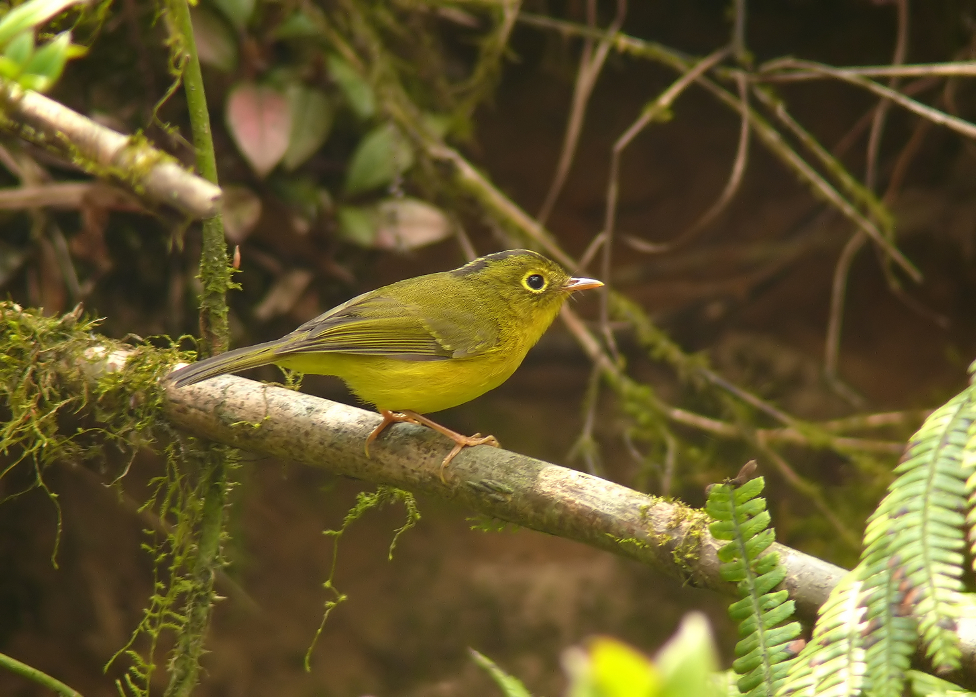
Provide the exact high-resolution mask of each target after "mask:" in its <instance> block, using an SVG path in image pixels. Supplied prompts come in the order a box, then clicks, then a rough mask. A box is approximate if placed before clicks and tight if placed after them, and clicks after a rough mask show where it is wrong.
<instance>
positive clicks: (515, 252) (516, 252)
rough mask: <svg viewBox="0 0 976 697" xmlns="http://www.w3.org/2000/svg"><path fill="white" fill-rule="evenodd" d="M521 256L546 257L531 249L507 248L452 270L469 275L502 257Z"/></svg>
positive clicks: (454, 273)
mask: <svg viewBox="0 0 976 697" xmlns="http://www.w3.org/2000/svg"><path fill="white" fill-rule="evenodd" d="M519 256H527V257H537V258H539V259H543V258H544V257H543V256H542V255H541V254H537V253H536V252H533V251H531V250H529V249H506V250H505V251H504V252H495V253H494V254H487V255H485V256H483V257H479V258H478V259H475V260H474V261H469V262H468V263H467V264H465V265H464V266H462V267H461V268H460V269H454V271H452V272H451V275H453V276H468V275H470V274H473V273H477V272H479V271H481V270H482V269H483V268H485V267H486V266H488V264H492V263H494V262H496V261H501V260H502V259H507V258H508V257H519Z"/></svg>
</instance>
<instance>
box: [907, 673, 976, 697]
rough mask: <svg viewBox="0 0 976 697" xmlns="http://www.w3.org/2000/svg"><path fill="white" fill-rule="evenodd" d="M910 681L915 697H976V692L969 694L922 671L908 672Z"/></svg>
mask: <svg viewBox="0 0 976 697" xmlns="http://www.w3.org/2000/svg"><path fill="white" fill-rule="evenodd" d="M908 679H909V680H910V681H911V684H912V695H913V697H976V692H969V691H968V690H964V689H962V688H961V687H959V686H958V685H954V684H953V683H951V682H948V681H946V680H943V679H942V678H937V677H935V676H934V675H929V674H928V673H923V672H922V671H920V670H910V671H908Z"/></svg>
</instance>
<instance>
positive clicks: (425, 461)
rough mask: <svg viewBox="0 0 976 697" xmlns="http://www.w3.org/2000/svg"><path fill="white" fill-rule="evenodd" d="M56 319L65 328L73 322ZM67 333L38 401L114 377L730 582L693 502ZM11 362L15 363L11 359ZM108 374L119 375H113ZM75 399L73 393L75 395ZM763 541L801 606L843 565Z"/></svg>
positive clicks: (358, 462) (386, 475) (422, 484)
mask: <svg viewBox="0 0 976 697" xmlns="http://www.w3.org/2000/svg"><path fill="white" fill-rule="evenodd" d="M0 310H3V312H5V313H6V318H7V321H8V323H20V324H22V325H24V326H25V327H26V326H27V325H28V324H30V323H31V322H33V323H35V324H36V323H52V324H56V325H57V326H59V327H60V326H61V323H59V322H58V320H49V319H46V318H43V317H37V316H35V315H33V314H32V313H29V312H25V311H23V310H21V309H20V308H17V307H16V306H13V305H12V304H0ZM62 329H63V331H65V332H67V333H68V334H69V335H70V334H71V327H70V326H69V327H63V328H62ZM76 333H77V334H79V335H80V336H79V339H78V341H79V342H81V343H80V344H79V347H78V349H77V350H72V351H70V352H59V351H53V350H48V351H46V352H45V355H48V354H51V356H52V360H51V361H50V362H49V363H47V364H46V365H45V375H47V376H48V378H49V380H50V381H53V382H52V385H54V384H56V385H59V386H61V387H60V388H59V391H57V392H56V393H55V392H52V393H51V394H50V395H48V398H47V401H46V402H45V403H44V404H42V405H40V406H42V407H45V405H47V404H49V406H50V407H51V408H54V409H57V408H58V404H60V403H62V402H63V401H64V400H69V399H71V398H72V395H74V394H85V393H86V390H88V391H90V390H91V385H95V386H104V385H108V384H113V385H116V391H118V389H119V388H120V387H124V386H135V387H134V388H133V390H132V391H131V394H130V396H129V397H128V398H125V399H123V398H122V397H117V398H118V399H120V400H122V401H123V402H125V403H126V404H130V405H131V404H140V405H145V404H151V405H155V406H154V408H153V409H154V413H155V414H156V416H157V418H159V416H164V417H165V418H167V419H168V420H169V422H170V423H171V424H173V425H174V426H176V427H177V428H179V429H181V430H184V431H187V432H190V433H193V434H196V435H199V436H201V437H204V438H207V439H210V440H214V441H217V442H221V443H224V444H226V445H229V446H232V447H240V448H245V449H248V450H251V451H253V452H256V453H259V454H264V455H269V456H273V457H279V458H288V459H291V460H295V461H298V462H301V463H305V464H308V465H310V466H315V467H322V468H326V469H327V470H328V471H330V472H332V473H334V474H338V475H343V476H352V477H355V478H357V479H359V480H363V481H369V482H373V483H376V484H380V485H390V486H394V487H397V488H400V489H405V490H407V491H413V492H422V493H427V494H430V495H434V496H438V497H441V498H447V499H452V500H454V501H456V502H458V503H460V504H462V505H465V506H468V507H470V508H472V509H474V510H476V511H479V512H481V513H483V514H485V515H487V516H489V517H491V518H496V519H499V520H503V521H510V522H513V523H515V524H517V525H520V526H523V527H527V528H532V529H535V530H539V531H542V532H545V533H548V534H552V535H556V536H560V537H565V538H567V539H572V540H576V541H579V542H582V543H584V544H588V545H590V546H593V547H596V548H598V549H603V550H606V551H610V552H612V553H615V554H618V555H620V556H624V557H627V558H631V559H635V560H637V561H640V562H642V563H644V564H646V565H648V566H651V567H653V568H654V569H656V570H658V571H659V572H661V573H662V574H664V575H667V576H671V577H674V578H678V579H681V580H682V581H684V582H686V583H689V584H691V585H694V586H696V587H702V588H711V589H715V590H718V591H720V592H722V593H726V594H730V595H731V594H732V593H733V590H734V589H733V587H732V586H731V584H729V583H728V582H726V581H723V580H722V578H721V575H720V570H719V567H720V564H719V560H718V557H717V554H716V552H717V548H718V546H719V543H718V542H716V541H715V540H714V539H713V538H712V537H711V536H710V535H709V534H708V531H707V529H706V528H707V520H706V519H705V517H704V516H703V514H702V513H701V512H700V511H695V510H693V509H689V508H687V507H685V506H682V505H680V504H677V503H674V502H672V501H668V500H665V499H661V498H656V497H652V496H648V495H645V494H642V493H639V492H636V491H633V490H631V489H628V488H626V487H623V486H620V485H617V484H614V483H613V482H609V481H605V480H603V479H600V478H597V477H593V476H591V475H587V474H584V473H581V472H576V471H573V470H569V469H565V468H563V467H559V466H557V465H553V464H550V463H547V462H542V461H539V460H535V459H532V458H528V457H524V456H521V455H518V454H516V453H512V452H507V451H504V450H500V449H495V448H487V447H481V448H472V449H468V450H465V451H463V452H462V453H461V454H460V455H459V456H458V457H457V458H456V459H455V461H454V462H453V463H452V464H451V466H450V468H449V470H448V479H447V482H446V483H444V482H442V481H441V479H440V467H441V462H442V460H443V457H444V455H445V453H446V452H447V450H448V449H449V448H450V444H449V443H448V442H445V441H444V439H443V438H441V437H440V436H438V435H437V434H435V433H432V432H431V431H429V430H428V429H424V428H420V427H415V426H412V425H396V426H393V427H391V428H390V429H389V431H388V432H387V433H384V435H383V437H382V438H380V439H379V441H378V442H376V443H375V444H374V446H373V448H371V454H372V457H371V458H370V457H367V456H366V454H365V452H364V451H363V444H364V442H365V439H366V436H367V435H368V434H369V432H370V431H371V430H372V429H373V428H374V427H375V425H376V424H377V422H378V420H379V418H380V417H379V416H378V415H377V414H375V413H373V412H367V411H364V410H361V409H356V408H354V407H349V406H346V405H342V404H337V403H334V402H329V401H327V400H323V399H319V398H316V397H312V396H309V395H305V394H301V393H296V392H294V391H292V390H286V389H282V388H276V387H273V386H269V385H262V384H260V383H256V382H253V381H250V380H245V379H242V378H238V377H233V376H223V377H220V378H216V379H213V380H210V381H206V382H204V383H200V384H198V385H193V386H191V387H186V388H179V389H178V388H174V387H172V385H170V384H168V383H163V384H161V385H160V384H157V383H156V381H157V380H159V379H160V376H161V375H163V374H165V373H166V371H167V366H166V364H167V363H170V364H171V362H172V361H174V352H172V351H169V352H158V351H155V350H153V349H150V348H148V347H143V348H140V349H133V348H132V347H130V346H126V345H125V344H121V343H119V342H114V341H111V340H109V339H105V338H101V337H97V336H95V335H93V334H92V333H91V332H90V331H86V329H85V328H84V327H82V328H80V329H79V330H78V332H76ZM69 338H70V336H69ZM82 340H83V341H82ZM55 354H56V355H55ZM154 354H156V355H155V358H153V355H154ZM11 358H12V359H14V358H16V356H12V357H11ZM26 359H27V360H30V359H31V357H30V356H27V357H26ZM134 364H135V365H134ZM10 368H11V370H16V365H11V366H10ZM21 370H22V369H21ZM119 371H124V372H122V373H120V372H119ZM143 374H144V375H143ZM114 375H125V376H126V377H125V379H124V380H120V379H113V376H114ZM52 389H54V388H53V387H52ZM113 394H114V392H113ZM84 404H85V402H84V400H82V402H81V403H80V406H84ZM45 408H48V407H45ZM888 416H890V415H885V417H888ZM887 420H888V419H887V418H885V419H883V421H887ZM150 425H152V424H150ZM109 435H110V434H109ZM203 498H204V497H202V496H201V497H200V499H201V500H202V499H203ZM772 549H774V550H775V551H777V552H778V554H779V555H780V559H781V562H782V564H783V565H784V567H785V568H786V569H787V576H786V579H785V580H784V582H783V584H782V586H781V587H782V588H784V589H786V590H788V591H789V592H790V596H791V597H792V598H793V599H794V600H795V601H796V605H797V609H798V612H799V614H800V616H801V617H804V618H807V619H809V618H811V617H812V615H813V613H814V612H815V611H816V608H817V607H819V605H820V604H821V603H822V602H823V601H824V600H825V598H826V597H827V595H828V593H829V592H830V590H831V588H833V587H834V586H835V584H836V583H837V582H838V579H839V578H840V577H841V576H842V575H843V570H842V569H839V568H837V567H835V566H833V565H830V564H827V563H826V562H823V561H821V560H818V559H816V558H814V557H811V556H809V555H806V554H802V553H800V552H797V551H795V550H792V549H790V548H788V547H785V546H782V545H773V547H772ZM957 629H958V632H959V635H960V649H961V652H962V670H961V672H960V673H959V674H958V675H955V676H953V679H954V680H956V682H957V683H959V684H963V685H968V686H972V685H976V621H974V620H973V619H970V618H962V619H961V620H960V621H959V623H958V624H957Z"/></svg>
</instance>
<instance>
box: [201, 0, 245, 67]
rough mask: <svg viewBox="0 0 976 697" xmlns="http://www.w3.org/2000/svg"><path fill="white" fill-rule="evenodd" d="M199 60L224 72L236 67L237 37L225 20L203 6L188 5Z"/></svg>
mask: <svg viewBox="0 0 976 697" xmlns="http://www.w3.org/2000/svg"><path fill="white" fill-rule="evenodd" d="M190 21H191V22H192V23H193V38H194V39H195V40H196V43H197V54H198V55H199V56H200V62H201V63H203V64H204V65H209V66H211V67H213V68H216V69H217V70H222V71H223V72H225V73H232V72H234V69H235V68H237V37H236V36H235V35H234V32H233V31H232V30H231V28H230V27H229V26H228V24H227V22H226V21H224V19H222V18H221V17H219V16H218V15H217V14H216V13H214V12H211V11H210V10H208V9H207V8H205V7H200V6H199V5H198V6H195V7H190Z"/></svg>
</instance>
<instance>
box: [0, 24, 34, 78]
mask: <svg viewBox="0 0 976 697" xmlns="http://www.w3.org/2000/svg"><path fill="white" fill-rule="evenodd" d="M33 55H34V32H32V31H25V32H21V33H20V34H18V35H17V36H15V37H14V40H13V41H11V42H10V43H9V44H7V48H6V49H5V50H4V52H3V57H4V58H6V59H7V60H8V61H10V62H11V63H12V64H13V65H16V66H18V67H19V68H20V69H21V70H23V69H24V68H25V67H26V65H27V61H29V60H30V59H31V56H33Z"/></svg>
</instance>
